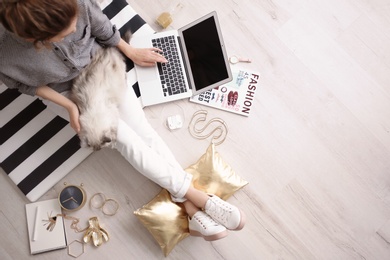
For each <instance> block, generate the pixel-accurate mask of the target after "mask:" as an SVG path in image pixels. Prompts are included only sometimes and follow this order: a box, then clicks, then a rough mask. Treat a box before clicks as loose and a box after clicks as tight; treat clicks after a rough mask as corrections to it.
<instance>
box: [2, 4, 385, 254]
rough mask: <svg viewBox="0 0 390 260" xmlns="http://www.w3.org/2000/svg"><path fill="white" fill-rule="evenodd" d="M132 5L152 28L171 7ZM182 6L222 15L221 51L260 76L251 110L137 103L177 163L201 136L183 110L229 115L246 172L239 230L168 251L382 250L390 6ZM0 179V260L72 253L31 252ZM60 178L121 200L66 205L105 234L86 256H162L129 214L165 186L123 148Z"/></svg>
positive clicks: (20, 206)
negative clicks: (176, 120) (110, 206)
mask: <svg viewBox="0 0 390 260" xmlns="http://www.w3.org/2000/svg"><path fill="white" fill-rule="evenodd" d="M129 2H130V3H131V5H132V6H133V8H134V9H136V10H137V11H138V12H139V13H140V14H141V15H142V16H143V17H144V19H146V20H147V21H148V22H149V23H150V24H152V26H154V28H155V29H158V27H157V26H156V25H155V24H153V21H154V19H155V18H156V17H157V15H158V14H159V13H160V12H161V11H163V7H162V6H163V5H168V4H169V3H173V5H174V4H175V3H174V2H175V1H173V0H172V1H171V0H162V1H152V0H143V1H136V0H129ZM181 2H182V4H183V6H184V7H183V8H182V9H181V10H180V11H179V12H177V13H176V14H175V16H174V23H173V24H172V27H173V28H179V27H180V26H182V25H185V24H186V23H188V22H190V21H192V20H194V19H196V18H198V17H199V16H201V15H203V14H206V13H208V12H209V11H212V10H217V12H218V15H219V18H220V23H221V26H222V31H223V34H224V39H225V43H226V46H227V51H228V53H229V55H233V54H236V55H239V56H242V57H249V58H251V59H252V60H253V63H251V64H243V65H241V66H244V67H245V68H248V69H251V70H257V71H259V72H260V73H261V75H262V79H261V88H260V90H259V91H258V93H257V97H256V102H255V104H254V106H253V110H252V111H251V112H252V114H251V115H250V117H249V118H246V117H242V116H238V115H234V114H231V113H227V112H223V111H220V110H215V109H211V108H205V107H201V106H200V105H195V104H193V103H189V102H188V101H179V102H175V103H170V104H167V105H161V106H155V107H150V108H146V109H145V111H146V114H147V117H148V118H149V119H150V122H151V123H152V124H153V126H154V127H155V128H156V129H157V131H158V132H159V133H160V134H161V136H162V137H163V138H164V139H165V140H166V142H167V143H168V145H169V146H170V147H171V149H172V151H173V153H174V154H175V155H177V159H178V161H179V162H180V163H181V164H182V166H183V167H186V166H188V165H189V164H191V163H194V162H195V161H196V160H197V158H198V157H199V156H200V155H202V154H203V153H204V151H205V149H206V148H207V146H208V144H209V141H207V140H202V141H201V140H196V139H194V138H192V137H191V136H190V134H189V133H188V131H187V129H186V126H187V125H188V123H189V119H190V117H191V115H192V114H193V113H194V112H195V111H197V110H199V109H207V110H208V111H209V117H210V118H211V117H214V116H218V117H221V118H223V119H224V120H225V121H226V122H227V124H228V125H229V134H228V137H227V139H226V141H225V143H223V144H222V145H220V146H218V147H217V150H218V151H219V153H220V154H221V155H222V157H223V158H224V159H225V160H226V161H227V162H229V163H230V165H231V166H232V167H233V168H234V169H235V170H236V171H237V173H238V174H239V175H240V176H241V177H243V178H244V179H246V180H247V181H249V185H248V186H246V187H245V188H244V189H242V190H241V191H238V192H237V193H236V194H235V195H234V197H232V198H231V199H229V201H230V202H232V203H234V204H236V205H238V206H240V207H241V208H242V209H243V210H244V211H245V212H246V213H247V216H248V222H247V225H246V227H245V228H244V229H243V230H242V231H239V232H230V233H229V236H228V237H227V238H225V239H222V240H219V241H216V242H206V241H204V240H203V239H201V238H194V237H188V238H186V239H185V240H183V241H182V242H181V243H179V244H178V245H177V246H176V247H175V248H174V250H173V251H172V252H171V254H170V255H169V257H167V259H332V260H333V259H343V260H344V259H383V260H384V259H390V18H389V17H390V16H389V13H390V1H388V0H371V1H367V0H273V1H270V0H251V1H249V0H240V1H233V0H214V1H206V0H198V1H189V0H182V1H181ZM236 66H237V65H236ZM170 111H178V112H184V114H185V120H186V121H185V127H184V128H182V129H181V130H178V131H175V132H170V131H169V130H167V129H166V128H165V126H164V125H163V122H164V120H165V118H166V116H167V115H168V114H169V112H170ZM0 178H1V180H0V234H1V236H0V258H1V259H29V258H32V259H72V258H71V257H70V256H68V255H67V253H66V250H60V251H54V252H50V253H44V254H41V255H39V256H34V257H32V256H30V255H29V244H28V238H27V227H26V219H25V213H24V205H25V204H26V203H27V200H26V199H25V198H24V197H23V195H22V194H21V193H20V192H19V191H18V189H17V188H16V187H15V186H14V184H13V183H12V182H11V181H10V180H9V179H8V177H6V175H5V174H0ZM64 181H66V182H67V183H72V184H79V183H84V184H85V189H86V190H87V193H88V194H90V195H92V194H94V193H96V192H103V193H105V194H106V195H107V196H109V197H113V198H115V199H117V200H118V201H119V202H120V204H121V208H120V211H119V213H118V214H117V215H116V216H114V217H105V216H103V214H101V213H100V212H96V211H93V212H92V211H91V210H89V209H88V208H87V207H85V208H84V209H82V210H81V211H80V212H77V213H75V214H74V215H75V216H77V217H80V218H81V219H82V222H83V221H84V223H85V222H86V221H87V219H88V218H89V217H91V216H93V215H97V216H98V217H99V218H100V219H101V222H102V223H103V225H104V226H105V227H106V229H107V230H108V231H109V233H110V234H111V238H112V239H111V240H110V241H109V242H108V243H107V244H105V245H102V246H101V247H100V248H98V249H96V248H92V246H90V245H89V246H87V247H86V248H85V254H84V255H82V256H81V257H80V259H164V256H163V254H162V251H161V250H160V247H159V246H158V244H157V243H156V242H155V241H154V239H153V237H152V236H151V235H150V234H149V233H148V231H147V230H146V229H145V228H144V227H143V226H142V225H141V223H140V222H139V221H138V219H137V218H136V217H135V216H134V215H133V211H134V210H136V209H137V208H139V207H141V206H142V205H144V204H145V203H147V202H148V201H149V200H151V199H152V198H153V197H154V196H155V195H156V194H157V193H158V192H159V191H160V188H159V187H157V186H156V185H155V184H154V183H152V182H150V181H149V180H147V179H146V178H144V177H143V176H141V175H139V174H138V173H137V172H136V171H135V170H133V169H132V167H131V166H129V165H128V164H127V162H126V161H125V160H124V159H123V158H121V156H120V155H119V153H117V152H116V151H112V150H102V151H99V152H96V153H95V154H93V155H92V156H90V157H89V158H88V159H87V160H86V161H85V162H83V163H82V164H81V165H80V166H79V167H77V168H76V169H75V170H74V171H73V172H72V173H70V174H69V175H68V176H67V177H66V178H65V179H64ZM62 186H63V183H62V182H61V183H59V184H58V185H56V186H55V187H54V188H53V189H52V190H51V191H49V192H48V193H47V194H46V195H45V196H44V197H43V198H42V199H49V198H54V197H56V196H57V194H58V192H59V191H60V189H61V188H62ZM69 233H70V241H72V240H73V239H75V238H80V236H81V235H80V234H73V233H71V232H70V231H69Z"/></svg>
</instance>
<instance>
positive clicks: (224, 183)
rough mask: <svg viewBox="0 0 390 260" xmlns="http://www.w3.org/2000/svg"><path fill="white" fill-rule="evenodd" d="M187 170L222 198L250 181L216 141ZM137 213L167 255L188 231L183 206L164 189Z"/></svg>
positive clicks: (200, 185) (201, 187)
mask: <svg viewBox="0 0 390 260" xmlns="http://www.w3.org/2000/svg"><path fill="white" fill-rule="evenodd" d="M185 171H187V172H189V173H191V174H192V175H193V180H192V184H193V186H194V187H195V188H196V189H198V190H202V191H204V192H206V193H210V194H215V195H217V196H219V197H220V198H221V199H223V200H227V199H228V198H229V197H230V196H232V195H233V194H234V192H236V191H237V190H239V189H241V188H242V187H244V186H245V185H247V184H248V182H247V181H245V180H243V179H241V177H239V176H238V175H237V174H236V173H235V171H234V170H233V169H232V168H231V167H230V165H228V164H227V163H226V162H225V161H224V160H223V159H222V158H221V157H220V155H219V153H218V152H217V151H216V150H215V146H214V144H211V145H210V146H209V147H208V149H207V151H206V153H205V154H204V155H202V157H200V159H199V160H198V161H197V162H196V163H195V164H193V165H191V166H189V167H188V168H187V169H185ZM134 214H135V215H136V216H137V217H138V219H139V220H140V221H141V222H142V224H143V225H144V226H145V227H146V228H147V229H148V230H149V232H150V233H151V234H152V236H153V237H154V238H155V239H156V241H157V243H158V244H159V245H160V247H161V249H162V250H163V252H164V255H165V256H168V255H169V253H170V252H171V251H172V249H173V248H174V247H175V246H176V245H177V244H178V243H179V242H180V241H181V240H183V239H184V238H186V237H187V236H188V235H189V231H188V218H187V213H186V212H185V209H184V206H183V205H182V204H181V203H175V202H173V201H172V199H171V196H170V194H169V193H168V191H167V190H165V189H163V190H162V191H161V192H160V193H159V194H158V195H157V196H156V197H155V198H154V199H153V200H152V201H150V202H149V203H148V204H146V205H144V206H143V207H142V208H140V209H138V210H136V211H135V212H134Z"/></svg>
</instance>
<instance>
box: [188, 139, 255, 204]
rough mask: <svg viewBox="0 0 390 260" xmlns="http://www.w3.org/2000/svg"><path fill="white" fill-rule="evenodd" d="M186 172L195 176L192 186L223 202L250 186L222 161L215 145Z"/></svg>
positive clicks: (211, 145)
mask: <svg viewBox="0 0 390 260" xmlns="http://www.w3.org/2000/svg"><path fill="white" fill-rule="evenodd" d="M185 171H186V172H189V173H191V174H192V175H193V179H192V184H193V186H194V187H195V188H196V189H198V190H201V191H204V192H206V193H209V194H215V195H217V196H218V197H220V198H221V199H223V200H227V199H228V198H229V197H230V196H232V195H233V194H234V192H236V191H237V190H239V189H241V188H242V187H244V186H245V185H247V184H248V182H247V181H245V180H243V179H241V177H240V176H238V175H237V174H236V172H235V171H234V170H233V169H232V168H231V167H230V165H229V164H227V163H226V162H225V161H224V160H223V159H222V157H221V156H220V155H219V153H218V152H217V151H216V150H215V146H214V144H210V146H209V147H208V148H207V151H206V153H205V154H204V155H202V157H200V159H199V160H198V161H197V162H196V163H195V164H193V165H191V166H189V167H188V168H187V169H185Z"/></svg>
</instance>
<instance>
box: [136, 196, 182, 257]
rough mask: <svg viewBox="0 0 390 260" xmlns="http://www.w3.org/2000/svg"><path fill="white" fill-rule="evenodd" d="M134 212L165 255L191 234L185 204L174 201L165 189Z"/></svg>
mask: <svg viewBox="0 0 390 260" xmlns="http://www.w3.org/2000/svg"><path fill="white" fill-rule="evenodd" d="M134 214H135V215H136V216H137V217H138V219H139V220H140V221H141V222H142V224H143V225H144V226H145V227H146V228H147V229H148V230H149V232H150V233H151V234H152V236H153V237H154V238H155V239H156V241H157V243H158V244H159V245H160V247H161V249H162V251H163V252H164V255H165V256H168V254H169V253H170V252H171V251H172V249H173V248H174V247H175V245H176V244H177V243H179V242H180V241H181V240H183V239H184V238H186V237H187V236H188V235H189V231H188V220H187V213H186V212H185V209H184V206H183V205H182V204H176V203H174V202H172V199H171V195H170V194H169V192H168V191H167V190H165V189H163V190H162V191H161V192H160V193H159V194H158V195H157V196H156V197H155V198H154V199H153V200H152V201H150V202H149V203H148V204H146V205H144V206H143V207H142V208H140V209H138V210H136V211H135V212H134Z"/></svg>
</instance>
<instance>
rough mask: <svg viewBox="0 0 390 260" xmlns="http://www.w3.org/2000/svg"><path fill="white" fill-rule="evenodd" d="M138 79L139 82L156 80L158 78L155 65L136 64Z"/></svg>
mask: <svg viewBox="0 0 390 260" xmlns="http://www.w3.org/2000/svg"><path fill="white" fill-rule="evenodd" d="M136 70H137V76H138V80H139V81H141V82H148V81H152V80H157V79H158V78H159V75H158V69H157V66H153V67H140V66H136Z"/></svg>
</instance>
